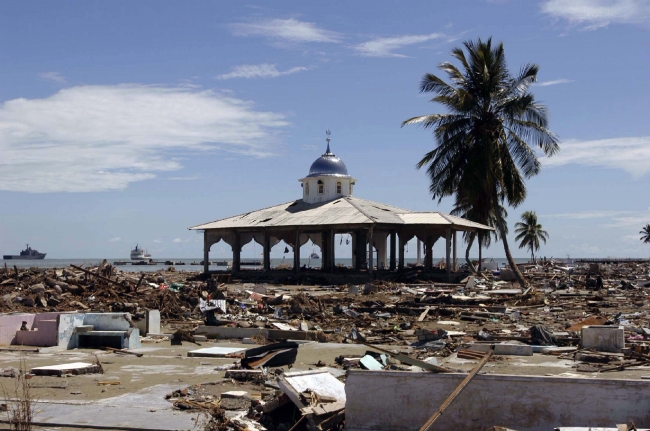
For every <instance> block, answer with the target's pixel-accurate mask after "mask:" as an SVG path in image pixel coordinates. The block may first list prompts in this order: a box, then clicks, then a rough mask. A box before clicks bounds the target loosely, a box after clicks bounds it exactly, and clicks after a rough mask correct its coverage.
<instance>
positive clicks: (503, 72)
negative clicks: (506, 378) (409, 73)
mask: <svg viewBox="0 0 650 431" xmlns="http://www.w3.org/2000/svg"><path fill="white" fill-rule="evenodd" d="M464 47H465V51H463V49H462V48H455V49H454V50H453V51H452V56H453V57H454V58H455V59H456V60H458V61H459V62H460V64H461V66H462V71H461V70H459V69H458V68H457V67H456V66H454V65H452V64H451V63H448V62H445V63H442V64H441V65H440V66H439V68H440V69H441V70H442V71H444V72H446V73H447V76H448V78H449V80H450V82H451V83H447V82H445V81H444V80H442V79H440V78H438V77H437V76H435V75H433V74H430V73H427V74H425V75H424V77H423V78H422V81H421V83H420V91H421V92H424V93H435V94H436V96H435V97H434V98H433V99H431V101H432V102H436V103H440V104H442V105H443V106H444V107H445V108H446V109H447V111H448V112H447V113H442V114H431V115H423V116H419V117H414V118H410V119H408V120H406V121H404V122H403V123H402V126H404V125H408V124H419V125H421V126H422V127H423V128H425V129H433V135H434V138H435V141H436V147H435V148H434V149H433V150H432V151H430V152H428V153H427V154H425V156H424V157H423V158H422V160H420V162H419V163H418V164H417V167H418V169H420V168H422V167H425V166H426V167H427V174H428V177H429V181H430V185H429V191H430V192H431V195H432V198H433V199H438V202H440V200H442V198H444V197H447V196H455V198H456V204H457V205H456V206H457V207H458V206H459V205H462V206H464V207H466V208H471V211H468V215H469V216H470V217H471V220H473V221H476V222H478V223H483V224H488V225H491V226H493V227H494V228H495V229H496V231H497V235H498V238H499V239H501V241H502V243H503V247H504V250H505V254H506V257H507V259H508V262H509V264H510V267H511V268H512V269H513V271H514V272H515V276H516V277H517V280H518V281H519V283H520V284H521V285H522V286H525V285H526V282H525V280H524V277H523V275H522V274H521V273H520V272H519V270H518V269H517V265H516V264H515V262H514V260H513V258H512V255H511V253H510V248H509V245H508V240H507V237H506V235H507V222H506V220H505V217H504V212H503V211H502V210H501V209H500V208H502V207H505V206H507V205H509V206H512V207H517V206H518V205H520V204H521V203H522V202H523V201H524V200H525V198H526V185H525V182H524V180H525V179H526V178H530V177H532V176H534V175H537V174H538V173H539V171H540V169H541V163H540V161H539V160H538V157H537V154H536V153H535V151H534V150H533V148H531V147H537V148H539V149H540V150H541V151H542V153H544V154H545V155H546V156H552V155H553V154H555V153H557V152H558V151H559V145H558V143H557V138H556V136H555V135H554V134H553V133H552V132H551V131H550V130H549V129H548V128H547V127H548V119H547V112H546V107H545V106H543V105H541V104H539V103H538V102H536V101H535V97H534V96H533V94H532V93H531V92H530V91H529V87H530V85H531V84H532V83H533V82H535V81H536V80H537V72H538V69H539V67H538V66H537V65H534V64H526V65H524V66H523V67H522V68H521V71H520V72H519V74H518V75H516V76H514V75H512V74H511V73H510V72H509V71H508V68H507V64H506V58H505V52H504V49H503V44H498V45H497V46H493V45H492V39H491V38H490V39H488V40H487V41H486V42H483V41H482V40H481V39H479V40H478V41H476V42H473V41H467V42H465V43H464Z"/></svg>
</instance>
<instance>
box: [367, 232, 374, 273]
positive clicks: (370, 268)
mask: <svg viewBox="0 0 650 431" xmlns="http://www.w3.org/2000/svg"><path fill="white" fill-rule="evenodd" d="M372 231H373V229H372V228H370V231H369V232H368V274H370V275H372V272H373V269H374V268H373V267H374V265H375V264H374V254H375V253H374V252H373V249H374V247H373V245H372V242H373V238H372V234H373V232H372Z"/></svg>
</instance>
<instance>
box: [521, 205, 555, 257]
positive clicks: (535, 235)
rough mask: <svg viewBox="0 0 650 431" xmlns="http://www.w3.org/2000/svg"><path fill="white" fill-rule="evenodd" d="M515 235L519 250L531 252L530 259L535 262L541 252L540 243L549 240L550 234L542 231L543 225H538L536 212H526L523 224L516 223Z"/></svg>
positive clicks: (522, 217)
mask: <svg viewBox="0 0 650 431" xmlns="http://www.w3.org/2000/svg"><path fill="white" fill-rule="evenodd" d="M515 233H517V237H516V238H515V239H516V240H517V241H521V242H520V243H519V248H527V249H528V250H530V258H531V259H532V261H533V262H535V252H536V251H537V250H539V241H540V240H542V241H544V244H546V240H547V239H548V232H546V231H545V230H544V229H542V225H541V224H539V223H537V214H535V211H526V212H525V213H523V214H522V215H521V222H517V223H515Z"/></svg>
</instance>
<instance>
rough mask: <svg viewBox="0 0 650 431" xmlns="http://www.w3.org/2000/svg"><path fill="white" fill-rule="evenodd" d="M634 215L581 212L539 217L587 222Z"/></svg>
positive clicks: (630, 212)
mask: <svg viewBox="0 0 650 431" xmlns="http://www.w3.org/2000/svg"><path fill="white" fill-rule="evenodd" d="M634 213H635V211H579V212H575V213H562V214H545V215H540V216H539V217H549V218H563V219H576V220H585V219H593V218H609V217H616V216H621V215H625V214H634Z"/></svg>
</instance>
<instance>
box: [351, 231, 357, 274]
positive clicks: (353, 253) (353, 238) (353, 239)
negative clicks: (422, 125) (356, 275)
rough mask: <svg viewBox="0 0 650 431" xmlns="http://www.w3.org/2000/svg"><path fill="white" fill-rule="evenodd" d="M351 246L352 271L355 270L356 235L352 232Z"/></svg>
mask: <svg viewBox="0 0 650 431" xmlns="http://www.w3.org/2000/svg"><path fill="white" fill-rule="evenodd" d="M350 236H351V237H352V241H351V246H352V269H354V270H356V269H357V233H356V232H352V235H350Z"/></svg>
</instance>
